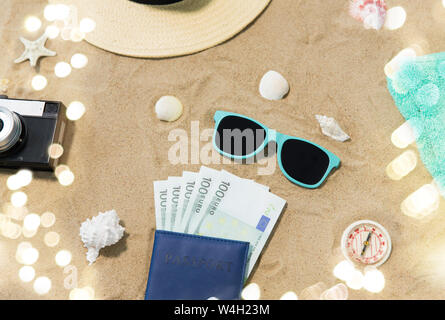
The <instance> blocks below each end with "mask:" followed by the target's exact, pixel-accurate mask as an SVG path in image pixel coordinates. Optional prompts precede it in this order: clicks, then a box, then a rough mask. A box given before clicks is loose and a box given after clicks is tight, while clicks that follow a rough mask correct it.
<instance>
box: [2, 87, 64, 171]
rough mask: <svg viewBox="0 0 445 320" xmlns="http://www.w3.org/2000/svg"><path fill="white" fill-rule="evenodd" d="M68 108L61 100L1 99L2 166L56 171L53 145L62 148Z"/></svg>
mask: <svg viewBox="0 0 445 320" xmlns="http://www.w3.org/2000/svg"><path fill="white" fill-rule="evenodd" d="M64 110H65V106H64V105H63V103H62V102H58V101H42V100H21V99H9V98H8V97H7V96H0V167H7V168H28V169H32V170H44V171H52V170H54V168H55V167H56V166H57V165H58V159H53V158H51V157H50V154H49V148H50V146H51V145H52V144H54V143H57V144H60V145H62V142H63V137H64V134H65V129H66V123H67V121H66V118H65V112H64Z"/></svg>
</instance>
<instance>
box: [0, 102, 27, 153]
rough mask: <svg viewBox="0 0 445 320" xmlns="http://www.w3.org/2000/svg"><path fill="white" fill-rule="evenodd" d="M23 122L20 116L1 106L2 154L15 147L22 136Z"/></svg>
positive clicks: (0, 146)
mask: <svg viewBox="0 0 445 320" xmlns="http://www.w3.org/2000/svg"><path fill="white" fill-rule="evenodd" d="M22 129H23V128H22V122H21V121H20V118H19V116H18V115H17V114H16V113H14V112H11V111H10V110H9V109H7V108H5V107H1V106H0V153H3V152H5V151H7V150H9V149H11V148H12V147H14V146H15V145H16V144H17V142H18V141H19V140H20V135H21V134H22Z"/></svg>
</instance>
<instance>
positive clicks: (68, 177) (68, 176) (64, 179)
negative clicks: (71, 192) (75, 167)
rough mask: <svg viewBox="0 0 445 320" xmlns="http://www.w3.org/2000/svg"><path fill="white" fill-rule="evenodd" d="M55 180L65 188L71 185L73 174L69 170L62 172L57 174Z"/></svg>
mask: <svg viewBox="0 0 445 320" xmlns="http://www.w3.org/2000/svg"><path fill="white" fill-rule="evenodd" d="M57 179H58V180H59V183H60V184H61V185H62V186H64V187H67V186H69V185H71V184H73V182H74V173H73V172H72V171H71V170H64V171H62V172H61V173H60V174H59V176H58V177H57Z"/></svg>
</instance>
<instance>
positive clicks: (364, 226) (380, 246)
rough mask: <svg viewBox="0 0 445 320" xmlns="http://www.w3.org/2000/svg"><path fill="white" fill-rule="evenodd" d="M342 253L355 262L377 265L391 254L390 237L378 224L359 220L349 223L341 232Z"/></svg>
mask: <svg viewBox="0 0 445 320" xmlns="http://www.w3.org/2000/svg"><path fill="white" fill-rule="evenodd" d="M341 242H342V243H341V249H342V252H343V255H344V256H345V257H346V258H347V259H348V260H349V261H351V262H353V263H356V264H363V265H371V266H375V267H377V266H379V265H381V264H382V263H384V262H385V261H386V260H387V259H388V258H389V255H390V254H391V238H390V236H389V234H388V231H386V229H385V228H383V227H382V226H381V225H380V224H378V223H377V222H374V221H369V220H361V221H357V222H355V223H353V224H351V225H350V226H349V227H348V228H346V230H345V231H344V233H343V236H342V241H341Z"/></svg>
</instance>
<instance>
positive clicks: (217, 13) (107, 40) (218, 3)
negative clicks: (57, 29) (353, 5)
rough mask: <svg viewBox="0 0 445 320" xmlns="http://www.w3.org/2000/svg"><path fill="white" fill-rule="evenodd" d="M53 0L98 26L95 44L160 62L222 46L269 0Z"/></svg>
mask: <svg viewBox="0 0 445 320" xmlns="http://www.w3.org/2000/svg"><path fill="white" fill-rule="evenodd" d="M50 2H51V3H64V4H68V5H74V6H76V7H77V10H78V16H79V18H86V17H88V18H91V19H93V20H94V21H95V22H96V29H95V30H94V31H93V32H91V33H89V34H87V36H86V40H87V41H88V42H90V43H91V44H93V45H95V46H97V47H99V48H102V49H104V50H107V51H111V52H114V53H118V54H122V55H127V56H133V57H151V58H161V57H173V56H180V55H186V54H191V53H195V52H198V51H202V50H204V49H207V48H210V47H213V46H215V45H217V44H219V43H221V42H224V41H225V40H227V39H229V38H231V37H233V36H234V35H236V34H237V33H239V32H240V31H241V30H243V29H244V28H245V27H246V26H247V25H248V24H249V23H251V22H252V21H253V20H254V19H255V18H256V17H257V16H258V15H259V14H260V13H261V12H262V11H263V10H264V9H265V8H266V6H267V5H268V4H269V2H270V0H182V1H181V0H132V1H130V0H50ZM153 3H157V4H158V5H153ZM166 3H167V4H166ZM168 3H170V4H168Z"/></svg>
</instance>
